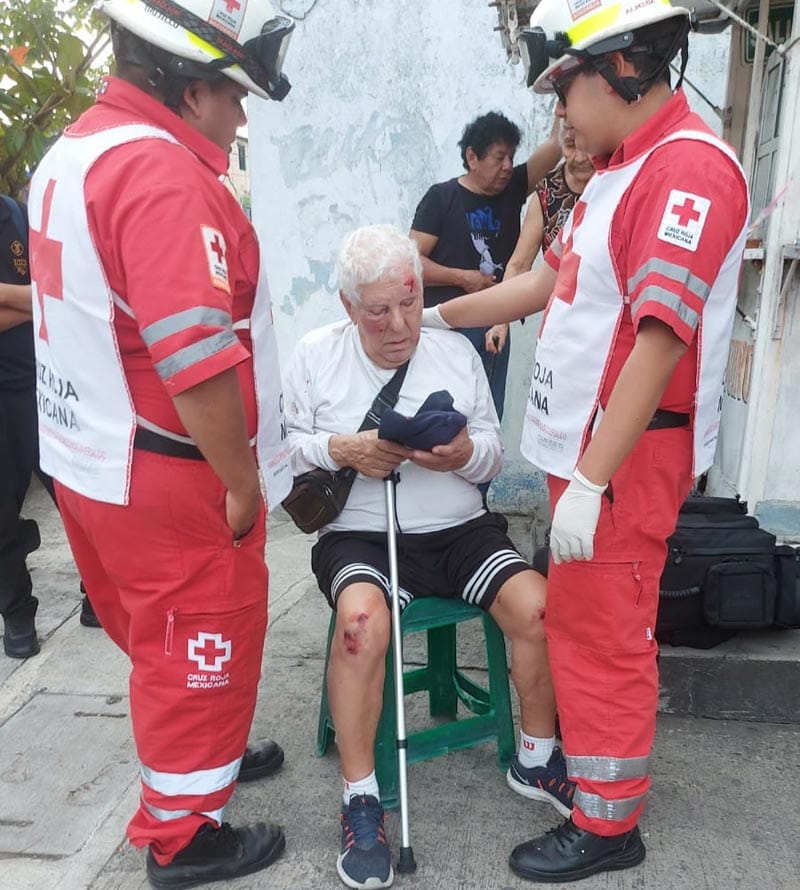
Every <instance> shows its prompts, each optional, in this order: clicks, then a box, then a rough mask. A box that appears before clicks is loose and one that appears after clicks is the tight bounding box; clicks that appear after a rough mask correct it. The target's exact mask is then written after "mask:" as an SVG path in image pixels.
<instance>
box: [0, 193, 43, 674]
mask: <svg viewBox="0 0 800 890" xmlns="http://www.w3.org/2000/svg"><path fill="white" fill-rule="evenodd" d="M27 229H28V218H27V213H26V212H25V207H24V205H22V204H19V203H17V202H16V201H14V200H13V199H11V198H7V197H5V196H3V198H2V200H0V282H1V283H0V612H2V615H3V622H4V625H5V634H4V636H3V648H4V650H5V653H6V655H8V656H10V657H11V658H28V657H30V656H31V655H36V653H37V652H38V651H39V642H38V640H37V638H36V625H35V623H34V616H35V615H36V608H37V606H38V604H39V603H38V600H37V599H36V597H35V596H33V593H32V585H31V578H30V574H29V573H28V568H27V566H26V564H25V559H26V557H27V555H28V554H29V553H30V552H31V551H33V550H36V548H37V547H38V546H39V529H38V528H37V526H36V523H35V522H34V521H33V520H32V519H27V520H26V519H22V518H21V517H20V510H21V509H22V503H23V501H24V500H25V493H26V492H27V490H28V484H29V483H30V479H31V474H32V473H33V471H34V469H35V467H36V466H37V450H38V449H37V435H36V424H37V420H36V368H35V363H34V357H33V330H32V325H31V320H30V318H31V310H30V301H31V289H30V277H29V270H28V247H27Z"/></svg>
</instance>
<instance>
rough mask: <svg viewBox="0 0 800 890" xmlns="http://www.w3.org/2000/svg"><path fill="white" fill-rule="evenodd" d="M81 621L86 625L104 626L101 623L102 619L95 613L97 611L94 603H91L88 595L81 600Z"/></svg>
mask: <svg viewBox="0 0 800 890" xmlns="http://www.w3.org/2000/svg"><path fill="white" fill-rule="evenodd" d="M80 622H81V624H82V625H83V626H84V627H102V626H103V625H102V624H101V623H100V619H99V618H98V617H97V615H96V614H95V611H94V609H93V608H92V604H91V602H90V600H89V597H88V596H84V598H83V601H82V602H81V617H80Z"/></svg>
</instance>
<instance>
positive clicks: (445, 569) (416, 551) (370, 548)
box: [311, 513, 530, 610]
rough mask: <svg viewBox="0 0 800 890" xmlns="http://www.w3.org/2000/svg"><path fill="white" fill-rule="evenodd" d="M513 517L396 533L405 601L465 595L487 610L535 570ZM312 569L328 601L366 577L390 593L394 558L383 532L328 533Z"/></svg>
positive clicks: (490, 515)
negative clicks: (522, 550)
mask: <svg viewBox="0 0 800 890" xmlns="http://www.w3.org/2000/svg"><path fill="white" fill-rule="evenodd" d="M507 530H508V522H507V521H506V518H505V516H501V515H500V514H498V513H485V514H484V515H483V516H479V517H478V518H477V519H473V520H471V521H470V522H465V523H464V524H463V525H458V526H455V527H453V528H447V529H444V530H443V531H438V532H425V533H423V534H414V535H412V534H398V535H397V565H398V573H399V579H398V581H399V588H400V604H401V605H402V606H405V605H407V604H408V603H409V602H410V601H411V600H412V599H413V598H414V597H425V596H441V597H448V598H449V597H456V596H460V597H461V598H462V599H464V600H465V601H466V602H468V603H473V604H474V605H476V606H480V608H482V609H485V610H488V609H489V608H490V607H491V605H492V603H493V602H494V598H495V597H496V596H497V591H498V590H500V588H501V587H502V586H503V584H505V582H506V581H507V580H508V579H509V578H511V577H512V576H513V575H516V574H517V573H518V572H523V571H525V570H526V569H530V566H529V565H528V563H527V562H525V560H524V559H523V558H522V557H521V556H520V555H519V553H518V552H517V550H516V549H515V548H514V545H513V544H512V543H511V541H510V540H509V538H508V536H507V535H506V531H507ZM311 569H312V571H313V572H314V574H315V575H316V578H317V582H318V583H319V586H320V589H321V590H322V592H323V593H324V594H325V596H326V598H327V600H328V603H329V604H330V605H331V607H332V608H335V605H334V604H335V602H336V598H337V597H338V596H339V594H340V593H341V591H342V590H344V588H345V587H347V586H348V585H349V584H354V583H356V582H358V581H366V582H368V583H370V584H375V585H376V586H377V587H380V588H381V589H382V590H384V591H385V593H386V599H387V602H388V601H389V597H390V584H389V559H388V555H387V542H386V535H385V534H383V533H382V532H328V533H327V534H324V535H322V537H321V538H320V539H319V541H318V542H317V543H316V544H315V545H314V548H313V550H312V551H311Z"/></svg>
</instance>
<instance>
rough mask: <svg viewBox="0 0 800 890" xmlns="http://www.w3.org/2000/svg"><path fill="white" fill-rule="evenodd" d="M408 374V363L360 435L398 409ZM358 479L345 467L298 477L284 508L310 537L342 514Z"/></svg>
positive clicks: (369, 415) (378, 400)
mask: <svg viewBox="0 0 800 890" xmlns="http://www.w3.org/2000/svg"><path fill="white" fill-rule="evenodd" d="M407 370H408V362H406V363H405V364H404V365H402V366H401V367H399V368H398V369H397V371H395V373H394V376H393V377H392V379H391V380H390V381H389V382H388V383H387V384H386V386H384V387H383V389H382V390H381V391H380V392H379V393H378V395H377V396H375V401H374V402H373V403H372V406H371V407H370V409H369V411H367V413H366V415H365V416H364V420H363V421H362V423H361V426H360V427H359V428H358V432H359V433H361V432H363V431H364V430H376V429H377V428H378V427H379V426H380V422H381V415H382V414H383V412H384V411H385V410H386V409H387V408H394V406H395V405H396V404H397V399H398V398H399V396H400V387H401V386H402V385H403V380H405V376H406V371H407ZM357 475H358V473H357V471H356V470H354V469H353V468H352V467H342V468H341V469H340V470H336V471H335V472H332V471H331V470H325V469H323V468H322V467H317V468H316V469H314V470H309V472H308V473H303V474H301V475H300V476H295V479H294V484H293V485H292V490H291V491H290V492H289V494H288V495H287V496H286V499H285V500H284V501H283V502H282V505H281V506H282V507H283V509H284V510H286V512H287V513H288V514H289V515H290V516H291V517H292V520H293V521H294V524H295V525H296V526H297V527H298V528H299V529H300V531H303V532H305V533H306V534H309V533H310V532H315V531H319V529H321V528H322V526H323V525H327V524H328V523H329V522H333V520H334V519H336V517H337V516H338V515H339V514H340V513H341V512H342V510H343V509H344V505H345V504H346V503H347V497H348V495H349V494H350V489H351V488H352V487H353V482H354V481H355V478H356V476H357Z"/></svg>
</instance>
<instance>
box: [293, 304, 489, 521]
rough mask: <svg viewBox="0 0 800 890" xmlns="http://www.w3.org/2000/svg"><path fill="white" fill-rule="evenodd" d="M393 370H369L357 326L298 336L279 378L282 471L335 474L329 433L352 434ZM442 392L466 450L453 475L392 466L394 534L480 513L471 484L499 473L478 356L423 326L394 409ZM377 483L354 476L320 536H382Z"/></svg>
mask: <svg viewBox="0 0 800 890" xmlns="http://www.w3.org/2000/svg"><path fill="white" fill-rule="evenodd" d="M393 374H394V371H393V370H391V369H386V368H379V367H378V366H377V365H375V364H374V363H373V362H372V361H371V360H370V359H369V358H368V357H367V355H366V353H365V352H364V349H363V347H362V345H361V340H360V338H359V336H358V329H357V328H356V326H355V325H354V324H353V323H352V322H350V321H349V320H347V321H342V322H336V323H335V324H332V325H327V326H325V327H322V328H317V329H316V330H314V331H311V332H310V333H308V334H306V335H305V337H303V338H302V340H300V342H299V343H298V344H297V346H296V348H295V350H294V353H293V355H292V358H291V361H290V362H289V367H288V369H287V371H286V375H285V378H284V397H285V408H286V422H287V428H288V434H289V447H290V449H291V453H292V470H293V472H294V474H295V475H296V476H297V475H299V474H300V473H306V472H308V471H309V470H312V469H314V468H315V467H324V468H326V469H329V470H336V469H338V466H337V464H336V463H334V461H333V459H332V458H331V456H330V454H329V453H328V441H329V440H330V438H331V436H332V435H335V434H339V433H354V432H356V431H357V430H358V428H359V426H360V425H361V422H362V421H363V419H364V415H365V414H366V413H367V411H368V410H369V408H370V406H371V405H372V402H373V400H374V399H375V396H376V395H377V394H378V392H379V391H380V390H381V389H382V387H383V386H384V385H385V384H386V383H388V381H389V380H390V379H391V378H392V376H393ZM442 389H446V390H448V391H449V392H450V394H451V395H452V396H453V400H454V405H455V408H457V409H458V410H459V411H461V412H462V414H465V415H466V417H467V431H468V433H469V436H470V438H471V439H472V443H473V445H474V451H473V454H472V457H471V458H470V459H469V461H468V462H467V464H466V465H465V466H463V467H462V468H461V469H460V470H458V471H453V472H448V473H440V472H436V471H434V470H427V469H423V468H422V467H419V466H417V465H416V464H414V463H412V462H411V461H405V462H404V463H402V464H401V465H400V467H399V474H400V482H399V483H398V485H397V497H396V506H397V516H398V520H399V523H400V528H401V529H402V531H404V532H414V533H421V532H432V531H440V530H441V529H445V528H451V527H453V526H456V525H462V524H463V523H465V522H468V521H469V520H471V519H475V518H476V517H478V516H480V515H481V514H482V513H484V508H483V504H482V499H481V494H480V492H479V491H478V489H477V487H476V486H477V484H478V483H480V482H488V481H489V480H490V479H492V478H494V476H496V475H497V473H498V472H499V471H500V468H501V466H502V463H503V446H502V443H501V441H500V424H499V421H498V419H497V412H496V411H495V409H494V404H493V402H492V397H491V393H490V391H489V384H488V382H487V380H486V374H485V372H484V370H483V365H482V364H481V360H480V357H479V356H478V353H477V352H476V351H475V349H474V348H473V346H472V344H471V343H470V342H469V341H468V340H467V339H466V338H465V337H464V336H463V335H461V334H459V333H456V332H455V331H440V330H433V329H431V328H423V329H422V332H421V335H420V339H419V343H418V344H417V348H416V350H415V352H414V354H413V356H412V357H411V361H410V363H409V366H408V372H407V373H406V377H405V380H404V381H403V386H402V388H401V390H400V398H399V399H398V401H397V405H396V406H395V410H396V411H398V412H399V413H400V414H405V415H406V416H411V415H413V414H415V413H416V412H417V409H418V408H419V407H420V405H421V404H422V403H423V402H424V401H425V399H426V398H427V397H428V396H429V395H430V394H431V393H432V392H435V391H437V390H442ZM384 488H385V487H384V483H383V480H382V479H377V478H370V477H366V476H362V475H361V474H359V475H358V476H357V477H356V480H355V482H354V483H353V488H352V490H351V491H350V496H349V498H348V499H347V504H346V505H345V508H344V510H342V512H341V513H340V514H339V516H337V518H336V519H335V520H334V521H333V522H332V523H330V524H329V525H326V526H325V528H324V529H322V532H326V531H386V503H385V491H384Z"/></svg>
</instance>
